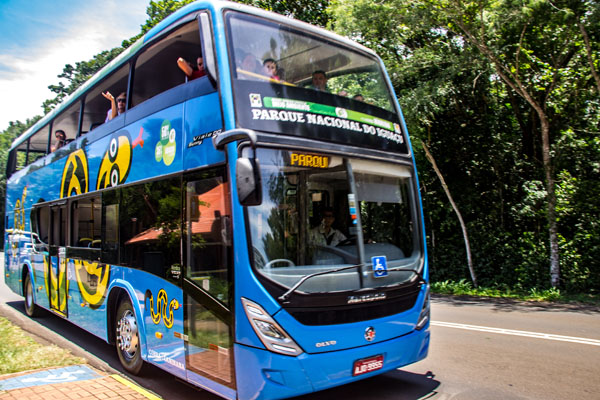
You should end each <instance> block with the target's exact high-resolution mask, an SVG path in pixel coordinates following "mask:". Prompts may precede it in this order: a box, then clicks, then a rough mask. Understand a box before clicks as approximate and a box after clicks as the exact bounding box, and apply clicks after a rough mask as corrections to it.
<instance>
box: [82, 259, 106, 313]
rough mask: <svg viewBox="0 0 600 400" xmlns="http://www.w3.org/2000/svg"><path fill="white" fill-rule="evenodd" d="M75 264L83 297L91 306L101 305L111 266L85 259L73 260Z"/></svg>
mask: <svg viewBox="0 0 600 400" xmlns="http://www.w3.org/2000/svg"><path fill="white" fill-rule="evenodd" d="M73 264H74V265H75V277H76V279H77V286H78V287H79V292H80V293H81V297H83V299H84V300H85V301H86V303H88V304H89V306H90V308H98V307H100V305H102V303H104V299H105V297H106V290H107V288H108V282H109V276H110V266H109V265H106V264H100V263H97V262H87V261H83V260H73Z"/></svg>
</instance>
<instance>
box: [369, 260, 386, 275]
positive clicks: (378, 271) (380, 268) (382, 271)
mask: <svg viewBox="0 0 600 400" xmlns="http://www.w3.org/2000/svg"><path fill="white" fill-rule="evenodd" d="M371 262H372V263H373V276H374V277H375V278H383V277H384V276H387V274H388V271H387V260H386V258H385V256H377V257H371Z"/></svg>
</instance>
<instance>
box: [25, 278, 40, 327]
mask: <svg viewBox="0 0 600 400" xmlns="http://www.w3.org/2000/svg"><path fill="white" fill-rule="evenodd" d="M23 297H25V298H24V299H23V301H24V303H25V312H26V313H27V315H28V316H30V317H31V318H33V317H37V316H38V315H39V309H38V307H37V306H36V305H35V302H34V301H33V284H32V283H31V278H30V277H29V274H27V275H25V282H24V283H23Z"/></svg>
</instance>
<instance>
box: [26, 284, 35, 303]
mask: <svg viewBox="0 0 600 400" xmlns="http://www.w3.org/2000/svg"><path fill="white" fill-rule="evenodd" d="M25 299H26V303H27V304H26V305H27V308H31V306H32V305H33V289H32V288H31V282H28V285H27V287H26V288H25Z"/></svg>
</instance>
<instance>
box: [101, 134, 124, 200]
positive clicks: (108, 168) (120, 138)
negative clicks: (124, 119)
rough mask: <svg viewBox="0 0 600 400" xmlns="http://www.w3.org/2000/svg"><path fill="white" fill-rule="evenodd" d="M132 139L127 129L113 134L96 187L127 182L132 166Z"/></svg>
mask: <svg viewBox="0 0 600 400" xmlns="http://www.w3.org/2000/svg"><path fill="white" fill-rule="evenodd" d="M131 159H132V150H131V139H130V138H129V134H128V133H127V132H125V131H123V132H120V133H117V134H114V135H112V137H111V138H110V142H109V144H108V148H107V149H106V152H105V153H104V156H103V157H102V162H101V163H100V168H99V169H98V180H97V182H98V183H97V184H96V189H98V190H99V189H104V188H107V187H112V186H117V185H118V184H121V183H123V182H125V180H126V179H127V175H128V174H129V170H130V168H131Z"/></svg>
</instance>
